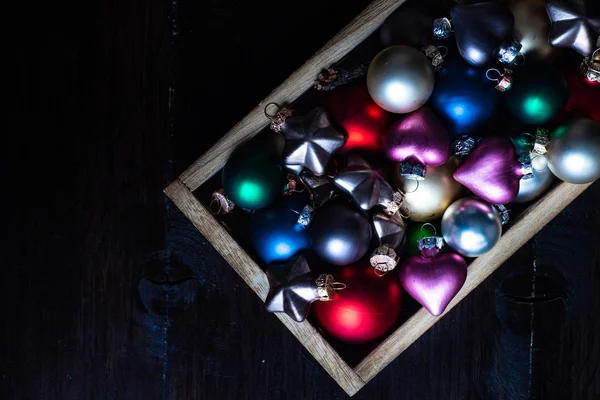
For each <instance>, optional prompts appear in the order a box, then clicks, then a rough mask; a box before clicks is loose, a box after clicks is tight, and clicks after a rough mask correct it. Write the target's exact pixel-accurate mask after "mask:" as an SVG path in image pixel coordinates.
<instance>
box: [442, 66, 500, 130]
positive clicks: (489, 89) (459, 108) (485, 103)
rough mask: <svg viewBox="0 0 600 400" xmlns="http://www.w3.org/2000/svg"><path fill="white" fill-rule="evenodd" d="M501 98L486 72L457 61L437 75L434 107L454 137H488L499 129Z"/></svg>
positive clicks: (443, 67)
mask: <svg viewBox="0 0 600 400" xmlns="http://www.w3.org/2000/svg"><path fill="white" fill-rule="evenodd" d="M500 95H501V93H500V92H498V91H497V90H494V87H493V85H490V81H489V80H488V79H487V78H486V77H485V72H484V71H482V70H480V69H478V68H475V67H472V66H470V65H469V64H467V63H466V62H464V61H463V60H461V59H460V58H455V59H453V60H446V61H445V62H444V65H443V66H442V69H441V70H440V71H439V72H438V73H437V81H436V84H435V88H434V90H433V94H432V95H431V107H432V108H433V110H434V111H435V112H436V114H437V115H438V116H439V117H440V119H441V120H442V122H443V123H444V124H445V125H446V127H447V128H448V130H449V131H450V133H451V134H452V135H454V136H461V135H470V134H473V135H476V136H478V137H479V136H485V135H487V134H489V132H490V131H493V130H494V129H497V128H498V125H499V124H498V122H499V121H498V119H499V118H497V116H498V115H499V114H500V113H499V111H501V107H500V105H499V101H498V99H499V96H500ZM500 122H502V121H500Z"/></svg>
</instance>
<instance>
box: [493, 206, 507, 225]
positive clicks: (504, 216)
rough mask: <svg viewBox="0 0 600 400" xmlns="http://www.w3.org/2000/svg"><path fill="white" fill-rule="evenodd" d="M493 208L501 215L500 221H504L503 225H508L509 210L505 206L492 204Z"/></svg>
mask: <svg viewBox="0 0 600 400" xmlns="http://www.w3.org/2000/svg"><path fill="white" fill-rule="evenodd" d="M492 207H494V209H495V210H496V212H497V213H498V214H499V215H500V220H501V221H502V225H506V224H508V221H509V219H510V215H509V211H510V210H509V209H507V208H506V207H505V206H504V204H492Z"/></svg>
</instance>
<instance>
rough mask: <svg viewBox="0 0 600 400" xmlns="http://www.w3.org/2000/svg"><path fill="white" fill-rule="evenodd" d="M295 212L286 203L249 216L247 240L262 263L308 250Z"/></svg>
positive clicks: (304, 231)
mask: <svg viewBox="0 0 600 400" xmlns="http://www.w3.org/2000/svg"><path fill="white" fill-rule="evenodd" d="M298 217H299V213H298V212H297V211H295V210H294V209H293V208H291V207H290V206H289V205H288V203H287V202H283V203H282V204H279V205H278V206H276V207H270V208H266V209H263V210H259V211H257V212H255V213H253V214H252V215H251V216H250V226H251V227H252V235H250V239H251V241H252V244H253V246H254V249H255V250H256V252H257V253H258V255H259V256H260V257H261V258H262V259H263V260H264V261H265V262H266V263H273V262H284V261H287V260H289V259H290V258H291V257H292V256H293V255H294V254H296V253H298V252H299V251H300V250H303V249H307V248H309V247H310V243H309V240H308V232H307V231H306V229H305V228H304V226H302V224H300V223H299V222H298Z"/></svg>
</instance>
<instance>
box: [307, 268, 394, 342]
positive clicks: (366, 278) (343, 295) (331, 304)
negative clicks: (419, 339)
mask: <svg viewBox="0 0 600 400" xmlns="http://www.w3.org/2000/svg"><path fill="white" fill-rule="evenodd" d="M367 265H368V264H367V263H366V262H359V263H357V264H352V265H348V266H345V267H342V268H341V269H340V270H338V271H336V272H335V277H336V279H337V280H338V281H339V282H343V283H344V284H345V285H346V288H345V289H344V290H340V291H337V292H336V295H335V298H334V299H333V300H331V301H317V302H315V303H313V307H312V309H311V312H312V314H313V315H314V316H315V318H316V320H317V321H318V323H319V325H320V326H321V327H322V328H323V329H324V330H325V331H326V332H327V333H329V334H330V335H331V336H333V337H335V338H336V339H339V340H341V341H343V342H346V343H366V342H371V341H373V340H376V339H379V338H381V337H382V336H384V335H385V334H386V333H388V332H389V331H390V329H392V328H393V327H394V325H395V324H396V321H397V320H398V317H399V315H400V311H401V308H402V301H401V300H402V287H401V286H400V282H399V281H398V277H397V274H393V273H388V274H385V275H384V276H378V275H377V274H376V273H375V270H374V269H373V268H371V267H370V266H367Z"/></svg>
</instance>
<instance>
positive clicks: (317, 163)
mask: <svg viewBox="0 0 600 400" xmlns="http://www.w3.org/2000/svg"><path fill="white" fill-rule="evenodd" d="M281 133H282V134H283V136H284V137H285V147H284V148H283V157H284V160H285V164H286V167H288V168H290V169H292V170H296V171H297V170H298V168H299V167H305V168H308V169H310V170H311V171H312V172H313V173H314V174H315V175H323V174H324V173H325V171H326V167H327V163H329V160H330V159H331V156H332V154H333V153H334V152H335V151H336V150H338V149H339V148H341V147H342V146H344V144H345V143H346V135H345V134H344V133H342V132H340V131H339V130H337V129H336V128H334V127H333V125H332V124H331V121H330V120H329V116H328V115H327V112H326V111H325V109H324V108H322V107H317V108H315V109H314V110H312V111H311V112H310V113H308V115H306V116H305V117H294V116H291V117H287V118H286V120H285V122H284V123H283V124H282V125H281Z"/></svg>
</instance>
